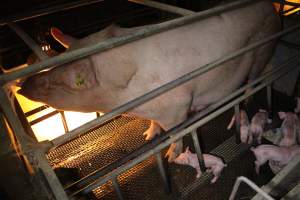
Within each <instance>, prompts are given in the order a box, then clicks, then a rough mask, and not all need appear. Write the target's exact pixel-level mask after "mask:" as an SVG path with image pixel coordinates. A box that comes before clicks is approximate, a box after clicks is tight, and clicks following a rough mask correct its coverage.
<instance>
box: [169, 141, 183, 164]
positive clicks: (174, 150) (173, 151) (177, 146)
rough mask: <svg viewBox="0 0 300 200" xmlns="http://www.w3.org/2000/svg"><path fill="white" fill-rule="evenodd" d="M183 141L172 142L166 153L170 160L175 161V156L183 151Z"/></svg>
mask: <svg viewBox="0 0 300 200" xmlns="http://www.w3.org/2000/svg"><path fill="white" fill-rule="evenodd" d="M182 150H183V142H182V139H180V140H178V141H177V142H175V143H172V144H171V145H170V147H169V149H168V151H167V153H166V155H165V157H167V158H168V162H173V161H174V160H175V158H176V157H177V156H178V155H179V154H180V153H181V152H182Z"/></svg>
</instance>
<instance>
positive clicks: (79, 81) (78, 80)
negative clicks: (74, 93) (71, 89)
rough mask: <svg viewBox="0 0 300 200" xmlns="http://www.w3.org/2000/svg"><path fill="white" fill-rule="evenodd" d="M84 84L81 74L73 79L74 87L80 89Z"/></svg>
mask: <svg viewBox="0 0 300 200" xmlns="http://www.w3.org/2000/svg"><path fill="white" fill-rule="evenodd" d="M84 83H85V79H84V77H83V76H82V75H81V74H76V77H75V84H76V86H78V87H80V86H82V85H84Z"/></svg>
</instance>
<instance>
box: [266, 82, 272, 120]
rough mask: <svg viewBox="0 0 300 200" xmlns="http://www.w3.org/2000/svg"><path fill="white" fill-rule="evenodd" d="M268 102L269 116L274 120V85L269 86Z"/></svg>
mask: <svg viewBox="0 0 300 200" xmlns="http://www.w3.org/2000/svg"><path fill="white" fill-rule="evenodd" d="M267 102H268V114H269V118H270V119H272V118H273V110H272V84H269V85H268V86H267Z"/></svg>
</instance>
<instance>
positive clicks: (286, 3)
mask: <svg viewBox="0 0 300 200" xmlns="http://www.w3.org/2000/svg"><path fill="white" fill-rule="evenodd" d="M272 2H276V3H280V4H284V5H288V6H296V7H299V6H300V4H299V3H296V2H291V1H286V0H272ZM282 2H283V3H282Z"/></svg>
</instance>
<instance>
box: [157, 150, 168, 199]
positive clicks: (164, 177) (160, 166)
mask: <svg viewBox="0 0 300 200" xmlns="http://www.w3.org/2000/svg"><path fill="white" fill-rule="evenodd" d="M155 156H156V161H157V165H158V169H159V173H160V176H161V178H162V180H163V183H164V187H165V191H166V193H170V192H171V189H172V188H171V184H170V179H169V177H168V176H167V173H166V170H165V167H164V163H163V160H162V158H161V152H158V153H157V154H156V155H155Z"/></svg>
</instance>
